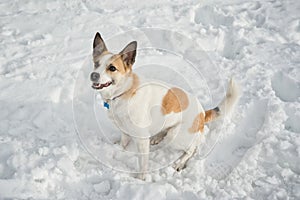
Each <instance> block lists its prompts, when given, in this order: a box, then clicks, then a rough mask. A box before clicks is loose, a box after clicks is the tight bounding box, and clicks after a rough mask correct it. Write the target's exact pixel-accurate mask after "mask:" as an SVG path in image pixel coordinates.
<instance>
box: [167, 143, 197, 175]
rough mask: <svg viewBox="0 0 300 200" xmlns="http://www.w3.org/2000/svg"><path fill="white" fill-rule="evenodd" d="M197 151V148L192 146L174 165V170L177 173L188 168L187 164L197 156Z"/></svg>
mask: <svg viewBox="0 0 300 200" xmlns="http://www.w3.org/2000/svg"><path fill="white" fill-rule="evenodd" d="M196 150H197V147H196V146H192V147H191V148H190V149H189V150H188V151H185V152H184V153H183V154H182V156H181V157H180V158H179V159H178V160H177V161H176V162H175V163H174V165H173V168H174V169H175V170H176V171H178V172H179V171H181V170H182V169H184V168H185V167H186V163H187V162H188V161H189V159H190V158H191V157H192V156H193V155H194V154H195V152H196Z"/></svg>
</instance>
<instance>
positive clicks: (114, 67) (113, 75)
mask: <svg viewBox="0 0 300 200" xmlns="http://www.w3.org/2000/svg"><path fill="white" fill-rule="evenodd" d="M136 48H137V42H136V41H133V42H130V43H129V44H128V45H127V46H126V47H125V48H124V49H123V50H122V51H121V52H120V53H118V54H113V53H111V52H109V51H108V50H107V48H106V45H105V43H104V41H103V39H102V38H101V35H100V34H99V33H96V36H95V39H94V43H93V61H94V70H93V72H92V73H91V75H90V79H91V81H92V87H93V88H94V89H96V90H99V91H100V93H105V96H106V97H107V98H110V97H111V96H110V95H113V94H114V93H115V92H116V91H117V90H118V89H120V88H122V86H123V85H124V84H125V83H126V79H127V78H128V77H129V76H130V75H131V74H132V65H133V64H134V61H135V56H136Z"/></svg>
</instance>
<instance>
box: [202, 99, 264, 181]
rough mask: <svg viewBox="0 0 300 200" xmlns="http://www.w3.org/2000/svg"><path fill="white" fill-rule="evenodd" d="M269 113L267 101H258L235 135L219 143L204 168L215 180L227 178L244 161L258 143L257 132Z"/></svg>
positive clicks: (239, 124) (240, 123) (248, 112)
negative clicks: (249, 150)
mask: <svg viewBox="0 0 300 200" xmlns="http://www.w3.org/2000/svg"><path fill="white" fill-rule="evenodd" d="M266 113H267V101H266V100H262V101H256V102H254V103H253V104H252V106H251V107H250V108H249V109H248V111H247V114H246V116H245V118H244V119H242V120H241V121H240V122H239V123H238V125H237V128H236V129H235V130H234V133H233V134H232V135H230V136H228V137H227V138H225V139H223V140H222V141H219V143H218V144H217V145H216V147H215V148H214V149H213V151H212V152H211V153H210V154H209V155H208V157H207V158H206V161H205V164H204V168H205V171H206V173H205V174H208V175H209V176H211V177H213V178H215V179H224V178H226V177H227V176H228V175H229V174H230V173H231V171H232V170H233V169H234V168H235V167H236V166H237V165H238V163H239V162H240V161H241V160H242V158H243V157H244V155H245V154H246V152H247V151H248V149H249V148H251V147H252V146H253V145H255V143H256V141H257V137H256V135H257V132H258V131H259V130H260V129H261V127H262V126H263V124H264V121H265V114H266Z"/></svg>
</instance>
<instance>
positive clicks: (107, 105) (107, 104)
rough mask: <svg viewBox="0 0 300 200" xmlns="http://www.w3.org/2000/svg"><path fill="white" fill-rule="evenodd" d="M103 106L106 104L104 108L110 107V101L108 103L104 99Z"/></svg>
mask: <svg viewBox="0 0 300 200" xmlns="http://www.w3.org/2000/svg"><path fill="white" fill-rule="evenodd" d="M103 106H104V108H107V109H109V103H107V102H106V101H104V103H103Z"/></svg>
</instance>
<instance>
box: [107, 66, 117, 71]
mask: <svg viewBox="0 0 300 200" xmlns="http://www.w3.org/2000/svg"><path fill="white" fill-rule="evenodd" d="M108 69H109V71H111V72H114V71H116V70H117V68H116V67H115V66H113V65H111V66H109V68H108Z"/></svg>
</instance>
